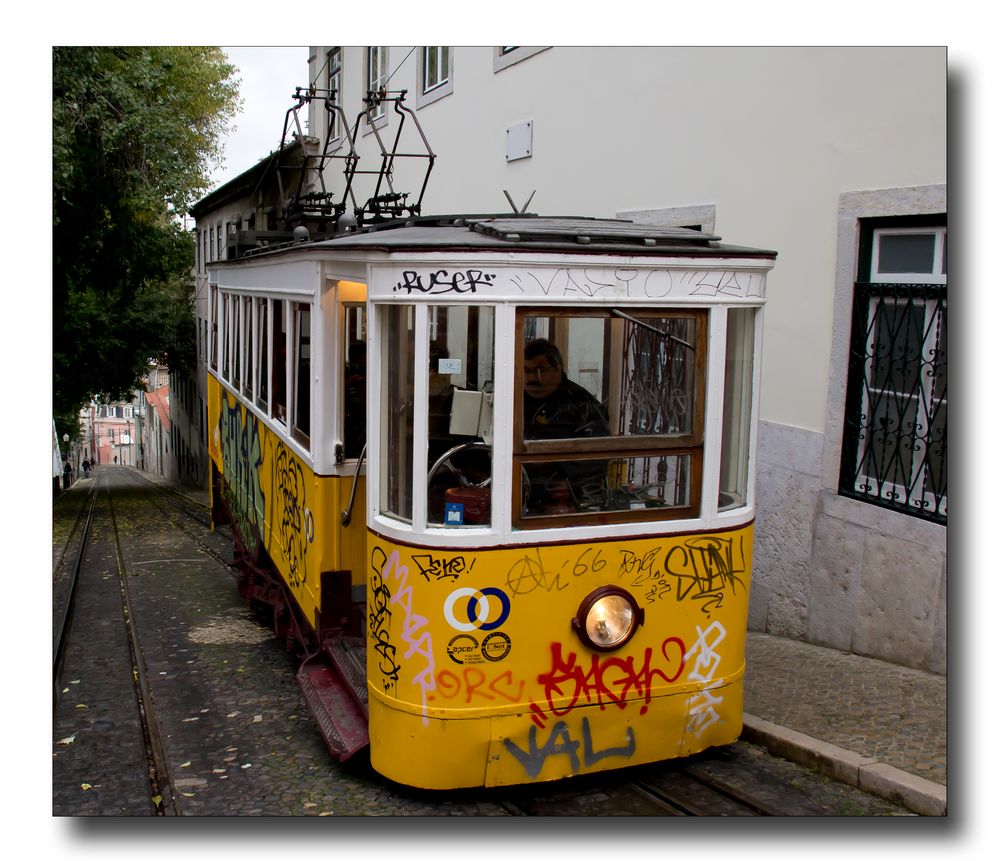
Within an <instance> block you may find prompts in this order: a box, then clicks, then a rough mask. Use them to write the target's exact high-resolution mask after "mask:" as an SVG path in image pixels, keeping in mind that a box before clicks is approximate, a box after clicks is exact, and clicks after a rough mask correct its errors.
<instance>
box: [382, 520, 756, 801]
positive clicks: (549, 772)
mask: <svg viewBox="0 0 1000 861" xmlns="http://www.w3.org/2000/svg"><path fill="white" fill-rule="evenodd" d="M752 545H753V527H752V525H747V526H744V527H743V528H740V529H736V530H732V531H726V532H713V533H701V534H693V535H671V536H661V537H655V538H648V537H644V538H635V539H626V540H613V541H601V542H593V543H590V542H588V543H582V544H568V545H567V544H563V545H552V546H532V547H521V548H516V549H514V548H503V549H496V550H488V549H482V548H480V549H476V550H475V551H465V552H461V551H456V552H450V551H447V550H443V549H429V548H423V549H421V548H415V547H408V546H405V545H399V544H395V543H393V542H391V541H389V540H387V539H384V538H381V537H379V536H378V535H375V534H374V533H372V534H371V536H370V547H371V551H370V560H369V570H368V576H369V589H368V600H369V607H368V624H369V631H368V635H369V638H368V679H369V709H370V727H369V732H370V736H371V755H372V764H373V766H374V767H375V768H376V769H377V770H378V771H380V772H381V773H383V774H385V775H386V776H388V777H390V778H392V779H393V780H396V781H399V782H401V783H405V784H409V785H413V786H420V787H424V788H431V789H433V788H449V787H461V786H476V785H479V786H482V785H486V786H493V785H503V784H519V783H529V782H534V781H547V780H555V779H559V778H562V777H567V776H571V775H576V774H584V773H590V772H597V771H602V770H607V769H613V768H620V767H623V766H629V765H637V764H641V763H647V762H654V761H658V760H663V759H668V758H672V757H677V756H685V755H688V754H692V753H696V752H698V751H700V750H703V749H705V748H707V747H710V746H714V745H721V744H728V743H730V742H732V741H735V740H736V739H737V738H738V737H739V734H740V731H741V729H742V714H743V672H744V645H745V637H746V622H747V609H748V596H749V590H750V582H749V581H750V569H751V552H752ZM605 585H615V586H618V587H621V588H624V589H627V590H628V591H629V592H631V593H632V594H633V595H634V596H635V597H636V598H637V599H638V601H639V606H640V607H641V608H642V609H643V612H644V623H643V624H642V626H641V627H640V628H639V629H638V632H637V633H636V634H635V636H634V637H633V638H632V640H631V641H629V642H628V644H627V645H626V646H625V647H623V648H621V649H619V650H617V651H612V652H606V653H600V652H595V651H594V650H592V649H590V648H587V647H586V646H585V645H584V644H583V643H582V642H581V640H580V639H579V638H578V637H577V636H576V635H575V634H574V632H573V629H572V625H571V620H572V619H573V618H574V616H575V615H576V614H577V611H578V608H579V607H580V604H581V602H582V601H583V600H584V598H585V597H586V596H587V595H589V594H590V593H591V592H593V591H594V590H595V589H597V588H599V587H601V586H605ZM443 750H452V751H461V755H460V756H447V757H443V756H442V755H441V753H442V751H443Z"/></svg>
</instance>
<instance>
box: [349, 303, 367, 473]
mask: <svg viewBox="0 0 1000 861" xmlns="http://www.w3.org/2000/svg"><path fill="white" fill-rule="evenodd" d="M344 315H345V319H344V331H345V332H346V333H347V337H346V338H345V343H346V355H345V356H344V456H345V457H348V458H355V457H360V456H361V450H362V449H363V448H364V445H365V427H366V422H367V415H366V410H367V403H368V399H367V386H368V345H367V343H366V338H367V328H366V326H367V323H366V318H365V306H364V305H347V306H345V308H344Z"/></svg>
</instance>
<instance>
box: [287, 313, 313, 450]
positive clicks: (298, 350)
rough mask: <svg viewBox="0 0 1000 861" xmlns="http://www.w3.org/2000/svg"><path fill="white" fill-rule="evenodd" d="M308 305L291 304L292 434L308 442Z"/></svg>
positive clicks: (309, 376) (309, 366)
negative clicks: (292, 352) (292, 350)
mask: <svg viewBox="0 0 1000 861" xmlns="http://www.w3.org/2000/svg"><path fill="white" fill-rule="evenodd" d="M309 320H310V314H309V305H308V304H306V303H305V302H295V303H293V304H292V333H293V334H292V343H293V345H294V346H293V349H294V351H295V352H294V354H293V357H292V434H293V435H294V436H295V437H296V438H297V439H298V440H299V441H300V442H304V443H308V442H309V415H310V393H311V391H312V372H311V370H310V368H311V363H310V345H309V336H310V331H309Z"/></svg>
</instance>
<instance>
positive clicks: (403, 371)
mask: <svg viewBox="0 0 1000 861" xmlns="http://www.w3.org/2000/svg"><path fill="white" fill-rule="evenodd" d="M383 314H384V316H383V322H382V367H381V371H382V386H381V389H382V391H381V403H380V405H379V409H380V413H381V421H382V433H381V452H380V454H381V461H382V465H383V467H382V486H381V488H380V489H379V499H380V501H379V510H380V511H381V512H382V513H384V514H393V515H395V516H397V517H402V518H404V519H406V520H409V519H411V518H412V517H413V487H412V483H413V351H414V343H415V342H414V333H413V325H414V309H413V306H412V305H393V306H391V307H389V308H386V309H385V310H384V312H383Z"/></svg>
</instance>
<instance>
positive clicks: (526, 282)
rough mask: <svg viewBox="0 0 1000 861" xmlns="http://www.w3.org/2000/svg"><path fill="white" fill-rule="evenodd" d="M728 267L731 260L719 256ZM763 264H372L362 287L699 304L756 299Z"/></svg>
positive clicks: (388, 291) (460, 296) (422, 295)
mask: <svg viewBox="0 0 1000 861" xmlns="http://www.w3.org/2000/svg"><path fill="white" fill-rule="evenodd" d="M727 263H729V264H735V263H736V261H727ZM770 268H771V261H767V262H763V263H762V261H761V260H759V259H758V260H747V261H746V265H745V266H744V265H739V266H738V265H729V266H724V267H720V266H718V265H716V266H711V265H701V266H691V265H685V266H682V267H669V266H663V265H658V266H609V267H589V266H588V267H583V266H565V265H562V266H560V265H552V266H528V267H525V266H514V265H498V266H495V267H492V266H490V265H483V264H482V263H481V262H480V263H478V264H477V265H470V266H462V265H458V264H456V265H454V266H428V267H384V268H383V267H378V268H376V269H375V272H374V273H373V278H372V284H371V285H370V295H371V296H372V298H376V299H405V300H406V301H414V300H418V301H419V300H421V299H428V300H433V301H440V299H441V297H445V298H447V299H449V300H452V301H462V300H471V299H503V300H510V299H514V300H525V299H526V300H541V301H559V300H565V301H575V302H579V301H580V300H595V301H601V300H608V301H614V302H620V301H622V300H627V301H634V302H637V303H641V302H662V301H664V300H668V301H671V300H674V299H682V300H683V299H697V301H699V302H732V301H746V302H749V303H754V304H756V303H759V302H762V301H763V300H764V291H765V280H766V273H767V270H769V269H770Z"/></svg>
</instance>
